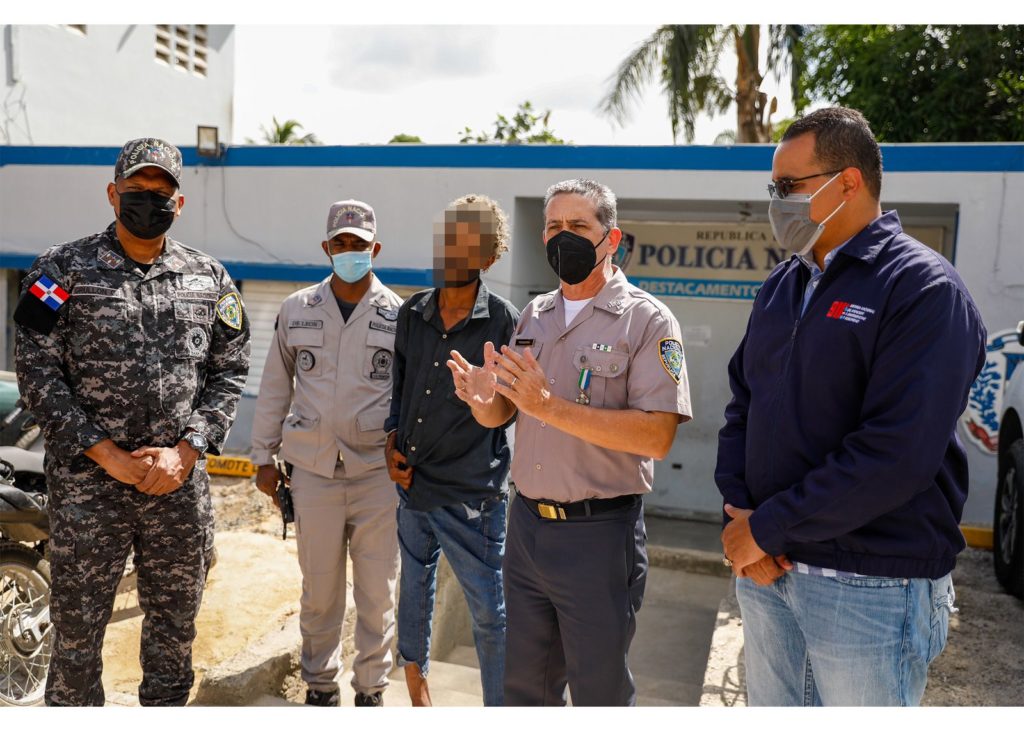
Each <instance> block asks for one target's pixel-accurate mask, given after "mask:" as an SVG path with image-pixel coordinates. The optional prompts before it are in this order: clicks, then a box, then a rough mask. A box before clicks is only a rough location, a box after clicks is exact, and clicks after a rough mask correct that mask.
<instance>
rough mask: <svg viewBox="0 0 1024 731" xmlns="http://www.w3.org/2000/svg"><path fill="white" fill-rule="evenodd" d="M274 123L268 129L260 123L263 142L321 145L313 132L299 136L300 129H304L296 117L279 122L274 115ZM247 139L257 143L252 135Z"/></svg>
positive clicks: (270, 143)
mask: <svg viewBox="0 0 1024 731" xmlns="http://www.w3.org/2000/svg"><path fill="white" fill-rule="evenodd" d="M273 120H274V123H273V126H272V127H271V129H267V128H266V127H264V126H263V125H262V124H261V125H260V132H261V133H262V134H263V139H262V141H261V142H262V144H267V145H319V144H321V142H320V140H318V139H317V137H316V135H315V134H313V133H312V132H310V133H308V134H304V135H302V136H301V137H300V136H299V130H300V129H302V125H301V124H299V123H298V122H296V121H295V120H294V119H288V120H285V121H284V122H278V121H277V117H273ZM245 141H246V142H247V143H248V144H250V145H254V144H257V143H256V142H255V141H254V140H253V139H252V138H251V137H246V138H245Z"/></svg>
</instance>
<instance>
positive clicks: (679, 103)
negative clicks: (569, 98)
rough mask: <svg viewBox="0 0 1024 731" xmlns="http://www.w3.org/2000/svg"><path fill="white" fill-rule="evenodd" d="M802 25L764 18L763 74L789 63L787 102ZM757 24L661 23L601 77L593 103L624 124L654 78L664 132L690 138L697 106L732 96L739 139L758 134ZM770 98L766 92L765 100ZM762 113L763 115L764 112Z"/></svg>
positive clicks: (761, 106) (800, 57) (722, 105)
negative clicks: (664, 106)
mask: <svg viewBox="0 0 1024 731" xmlns="http://www.w3.org/2000/svg"><path fill="white" fill-rule="evenodd" d="M803 32H804V31H803V26H799V25H769V26H768V55H767V63H766V65H765V74H767V73H771V74H773V75H774V76H775V77H776V79H781V77H782V74H784V73H786V72H789V71H792V78H793V93H794V103H795V104H797V107H798V108H799V106H800V104H801V103H802V100H800V99H798V95H799V94H800V88H799V87H798V85H797V82H798V79H800V78H801V73H802V71H803V64H804V58H805V56H804V54H803V52H802V50H801V43H802V37H803ZM760 35H761V34H760V26H757V25H663V26H660V27H659V28H658V29H657V30H656V31H654V33H652V34H651V36H650V37H649V38H647V39H645V40H644V41H642V42H641V43H640V45H638V46H637V47H636V49H635V50H634V51H633V52H632V53H631V54H630V55H629V56H627V57H626V58H625V59H623V61H622V62H621V63H620V64H619V67H618V69H617V70H616V71H615V73H614V74H612V76H611V77H610V78H609V81H610V82H611V88H610V90H609V91H608V93H607V95H606V96H605V97H604V99H602V100H601V102H600V104H599V106H598V110H599V111H600V112H601V113H602V114H604V115H605V116H607V117H610V118H611V119H612V121H613V122H615V123H616V124H618V125H624V124H625V123H626V122H627V121H628V119H629V115H630V111H631V109H630V108H631V106H632V105H633V104H635V103H636V102H637V101H638V100H639V98H640V95H641V93H642V91H643V89H644V87H646V86H648V85H649V84H651V83H653V82H654V81H655V79H657V81H658V82H659V83H660V85H661V88H662V91H663V94H664V96H665V98H666V100H667V101H668V117H669V122H670V123H671V125H672V139H673V140H675V139H677V138H678V136H679V134H680V132H681V133H682V134H683V135H684V136H685V138H686V140H687V142H692V141H693V136H694V126H695V123H696V119H697V115H698V114H700V113H705V114H708V115H709V116H711V117H714V116H716V115H719V114H724V113H725V112H727V111H728V110H729V107H730V106H731V105H732V104H733V103H736V105H737V109H736V116H737V129H738V130H739V132H738V134H737V135H736V139H737V141H739V142H766V141H767V139H768V130H769V129H770V126H771V125H770V116H771V113H772V111H773V110H774V105H771V106H769V104H768V100H767V99H766V95H765V94H763V93H761V92H758V91H757V89H758V87H759V86H760V84H761V81H762V79H763V78H764V75H763V74H762V73H761V70H760V68H759V63H758V58H759V47H760ZM726 46H731V47H732V48H733V50H734V51H735V52H736V54H737V57H738V61H737V68H736V73H735V75H734V76H733V77H732V78H728V79H727V78H726V77H725V76H724V75H723V74H721V73H720V72H719V65H720V64H719V61H720V60H721V57H722V51H723V50H724V49H725V47H726ZM773 102H774V100H773ZM766 111H767V112H768V118H765V112H766Z"/></svg>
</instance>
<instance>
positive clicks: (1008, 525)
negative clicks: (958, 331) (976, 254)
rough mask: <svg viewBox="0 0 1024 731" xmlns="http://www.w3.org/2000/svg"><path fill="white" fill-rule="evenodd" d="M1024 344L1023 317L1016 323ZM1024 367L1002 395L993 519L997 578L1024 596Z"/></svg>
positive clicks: (1009, 589)
mask: <svg viewBox="0 0 1024 731" xmlns="http://www.w3.org/2000/svg"><path fill="white" fill-rule="evenodd" d="M1017 340H1018V342H1020V344H1021V345H1024V320H1022V321H1021V322H1019V323H1017ZM1022 424H1024V366H1022V367H1018V368H1017V369H1016V370H1015V372H1014V374H1013V376H1011V378H1010V380H1009V382H1008V383H1007V384H1006V391H1005V392H1004V394H1003V413H1002V418H1001V419H1000V420H999V484H998V485H996V507H995V515H994V516H993V520H992V554H993V558H994V560H995V568H996V578H998V579H999V583H1000V584H1002V585H1003V587H1004V588H1005V589H1006V590H1007V591H1008V592H1010V593H1011V594H1013V595H1014V596H1018V597H1021V598H1024V429H1022Z"/></svg>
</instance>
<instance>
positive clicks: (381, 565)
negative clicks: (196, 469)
mask: <svg viewBox="0 0 1024 731" xmlns="http://www.w3.org/2000/svg"><path fill="white" fill-rule="evenodd" d="M322 247H323V250H324V253H325V254H326V255H327V256H328V257H329V259H330V261H331V264H332V268H333V270H334V273H333V274H332V275H331V276H330V277H328V278H327V279H325V280H324V281H322V282H320V284H317V285H315V286H312V287H308V288H306V289H303V290H300V291H298V292H295V293H294V294H292V295H291V296H289V297H288V298H287V299H286V300H285V301H284V303H283V304H282V305H281V310H280V313H279V314H278V318H277V323H276V325H275V333H274V340H273V342H272V344H271V346H270V350H269V352H268V353H267V362H266V365H265V366H264V369H263V379H262V382H261V384H260V393H259V398H258V400H257V402H256V414H255V417H254V419H253V429H252V461H253V463H254V464H256V465H258V466H259V469H258V472H257V475H256V484H257V487H258V488H259V489H260V490H261V491H263V492H264V493H266V494H268V495H270V496H272V497H273V496H274V491H275V487H276V484H277V481H278V468H277V467H276V466H275V464H274V456H275V455H276V454H279V455H280V457H281V458H282V459H283V460H284V461H285V462H287V463H288V464H290V465H292V466H293V472H292V476H291V491H292V498H293V501H294V505H295V528H296V531H295V532H296V537H297V539H298V549H299V566H300V568H301V569H302V605H301V630H302V678H303V680H305V681H306V683H307V685H308V686H309V687H308V690H307V692H306V703H307V704H309V705H331V706H336V705H338V702H339V692H338V678H339V676H340V674H341V629H342V621H343V620H344V617H345V573H346V571H345V569H346V560H345V556H346V549H347V551H348V553H349V555H350V556H351V558H352V571H353V576H352V585H353V596H354V599H355V603H356V616H357V621H356V635H355V646H356V658H355V661H354V663H353V673H354V677H353V678H352V686H353V687H354V688H355V690H356V698H355V704H356V705H357V706H379V705H381V704H382V700H381V693H382V691H383V690H384V688H386V687H387V685H388V680H387V675H388V673H389V672H390V670H391V667H392V655H391V642H392V638H393V637H394V627H395V582H396V578H397V571H398V540H397V528H396V524H395V511H396V508H397V496H396V494H395V490H394V486H393V485H392V483H391V480H390V478H389V477H388V472H387V467H386V465H385V461H384V441H385V434H384V420H385V419H386V418H387V416H388V413H389V409H390V401H391V390H392V383H391V365H392V362H393V358H394V341H395V321H396V320H397V318H398V308H399V306H400V305H401V304H402V300H401V298H400V297H399V296H398V295H396V294H395V293H394V292H392V291H391V290H390V289H388V288H387V287H385V286H384V285H383V284H381V283H380V280H378V279H377V278H376V277H375V276H374V274H373V272H372V271H371V269H372V260H373V258H374V257H375V256H376V255H377V253H378V252H379V251H380V248H381V245H380V242H378V241H376V220H375V217H374V213H373V209H372V208H371V207H370V206H368V205H367V204H366V203H363V202H361V201H355V200H347V201H340V202H338V203H335V204H334V205H332V206H331V209H330V213H329V215H328V219H327V240H326V241H324V242H323V243H322ZM275 502H276V500H275Z"/></svg>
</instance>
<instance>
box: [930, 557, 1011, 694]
mask: <svg viewBox="0 0 1024 731" xmlns="http://www.w3.org/2000/svg"><path fill="white" fill-rule="evenodd" d="M953 586H954V588H955V589H956V605H957V607H958V608H959V609H960V611H959V612H958V613H957V614H954V615H953V616H952V617H951V618H950V623H949V638H948V640H947V642H946V649H945V650H944V651H943V652H942V654H941V655H939V657H938V658H936V660H935V662H933V663H932V666H931V668H930V669H929V673H928V687H927V689H926V690H925V694H924V701H923V704H924V705H926V706H1024V602H1022V601H1021V600H1020V599H1016V598H1014V597H1012V596H1010V595H1009V594H1007V593H1005V592H1004V591H1003V590H1002V588H1001V587H1000V586H999V583H998V582H997V581H996V578H995V574H994V572H993V568H992V553H991V552H989V551H981V550H978V549H973V548H969V549H967V550H966V551H964V552H963V553H962V554H960V558H959V560H958V561H957V566H956V569H955V570H954V572H953Z"/></svg>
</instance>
